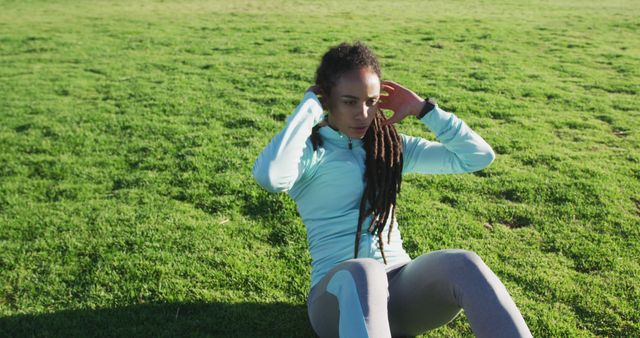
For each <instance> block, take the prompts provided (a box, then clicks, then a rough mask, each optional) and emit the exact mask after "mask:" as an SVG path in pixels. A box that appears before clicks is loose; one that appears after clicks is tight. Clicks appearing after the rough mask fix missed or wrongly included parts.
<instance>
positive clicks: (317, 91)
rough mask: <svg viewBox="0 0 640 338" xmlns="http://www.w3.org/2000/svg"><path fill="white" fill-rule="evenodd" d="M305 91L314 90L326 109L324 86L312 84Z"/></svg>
mask: <svg viewBox="0 0 640 338" xmlns="http://www.w3.org/2000/svg"><path fill="white" fill-rule="evenodd" d="M304 92H305V93H307V92H313V93H314V94H316V96H317V97H318V100H320V103H321V104H322V109H325V110H326V107H325V97H324V93H323V92H322V88H320V86H318V85H312V86H311V87H309V88H307V90H305V91H304Z"/></svg>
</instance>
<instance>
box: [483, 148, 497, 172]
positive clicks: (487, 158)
mask: <svg viewBox="0 0 640 338" xmlns="http://www.w3.org/2000/svg"><path fill="white" fill-rule="evenodd" d="M484 158H485V164H484V166H483V168H486V167H488V166H489V165H491V163H493V161H495V159H496V153H495V152H494V151H493V149H492V148H491V147H489V149H488V151H487V152H486V155H485V156H484Z"/></svg>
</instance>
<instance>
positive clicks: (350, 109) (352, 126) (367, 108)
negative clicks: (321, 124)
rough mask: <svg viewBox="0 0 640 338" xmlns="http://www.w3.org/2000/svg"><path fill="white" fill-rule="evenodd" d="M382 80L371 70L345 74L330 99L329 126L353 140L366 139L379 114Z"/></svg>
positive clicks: (328, 100)
mask: <svg viewBox="0 0 640 338" xmlns="http://www.w3.org/2000/svg"><path fill="white" fill-rule="evenodd" d="M379 99H380V78H378V75H377V74H376V73H375V72H374V71H373V70H371V69H370V68H368V67H366V68H361V69H357V70H352V71H350V72H347V73H345V74H343V75H342V76H341V77H340V78H339V79H338V81H337V83H336V85H335V86H334V87H333V88H332V89H331V94H330V95H329V97H328V98H327V102H326V103H327V108H328V110H329V125H331V126H332V127H333V128H334V129H338V130H339V131H340V132H341V133H343V134H345V135H347V136H349V137H351V138H362V137H363V136H364V134H365V133H366V132H367V129H368V128H369V125H370V124H371V122H372V121H373V119H374V118H375V116H376V112H377V111H378V100H379Z"/></svg>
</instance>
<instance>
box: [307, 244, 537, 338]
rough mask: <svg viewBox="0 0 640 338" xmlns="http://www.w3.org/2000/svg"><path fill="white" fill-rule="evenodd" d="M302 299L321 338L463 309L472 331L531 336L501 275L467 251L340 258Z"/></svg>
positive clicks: (424, 327) (410, 332)
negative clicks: (390, 259)
mask: <svg viewBox="0 0 640 338" xmlns="http://www.w3.org/2000/svg"><path fill="white" fill-rule="evenodd" d="M307 306H308V310H309V319H310V321H311V326H312V327H313V329H314V330H315V332H316V333H317V334H318V335H319V336H320V337H323V338H324V337H338V336H340V337H349V338H358V337H391V336H393V337H400V336H414V335H418V334H421V333H424V332H425V331H428V330H431V329H434V328H437V327H439V326H441V325H444V324H446V323H448V322H449V321H451V320H453V319H454V318H455V317H456V316H457V315H458V313H460V311H461V310H462V309H464V311H465V314H466V316H467V318H468V320H469V324H470V325H471V329H472V330H473V333H474V334H475V335H476V336H477V337H531V333H530V332H529V328H528V327H527V324H526V323H525V322H524V319H523V318H522V315H521V314H520V311H519V310H518V308H517V307H516V304H515V303H514V302H513V300H512V299H511V296H510V295H509V293H508V292H507V290H506V288H505V287H504V285H503V284H502V282H500V280H499V279H498V277H497V276H496V275H495V274H494V273H493V271H491V270H490V269H489V267H488V266H487V265H486V264H485V263H484V262H483V261H482V259H481V258H480V257H479V256H478V255H476V254H475V253H473V252H470V251H465V250H439V251H433V252H430V253H427V254H423V255H422V256H420V257H418V258H416V259H414V260H412V261H411V262H408V263H402V264H399V265H395V266H391V267H389V268H388V269H385V266H384V264H382V263H380V262H378V261H376V260H374V259H371V258H357V259H350V260H347V261H344V262H342V263H340V264H338V265H336V266H335V267H334V268H333V269H331V270H330V271H329V272H328V273H327V274H326V275H325V276H324V277H323V278H322V279H321V280H320V282H318V283H317V284H316V285H314V287H313V288H312V289H311V291H310V292H309V299H308V301H307Z"/></svg>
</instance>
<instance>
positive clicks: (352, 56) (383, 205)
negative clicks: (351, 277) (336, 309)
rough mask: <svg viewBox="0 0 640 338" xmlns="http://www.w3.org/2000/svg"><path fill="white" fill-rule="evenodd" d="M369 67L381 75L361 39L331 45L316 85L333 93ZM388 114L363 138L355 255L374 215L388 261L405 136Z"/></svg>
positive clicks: (316, 140)
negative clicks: (345, 77)
mask: <svg viewBox="0 0 640 338" xmlns="http://www.w3.org/2000/svg"><path fill="white" fill-rule="evenodd" d="M362 68H369V69H371V70H373V71H374V72H375V73H376V74H377V75H378V78H381V77H380V65H379V64H378V60H377V58H376V56H375V55H374V54H373V52H372V51H371V49H369V48H368V47H367V46H365V45H364V44H362V43H360V42H356V43H354V44H352V45H351V44H347V43H342V44H340V45H338V46H336V47H333V48H331V49H330V50H329V51H328V52H327V53H326V54H325V55H324V56H323V57H322V62H321V63H320V66H319V67H318V69H317V71H316V85H318V86H319V87H320V88H321V89H322V91H323V92H324V93H325V94H326V95H329V94H330V93H331V89H332V88H333V87H334V86H335V85H336V83H337V81H338V79H339V78H340V76H341V75H343V74H345V73H347V72H349V71H352V70H356V69H362ZM384 120H386V117H385V116H384V114H383V113H382V111H381V110H380V109H378V111H377V112H376V116H375V118H374V119H373V122H372V123H371V125H370V126H369V129H368V130H367V132H366V133H365V135H364V137H363V138H362V141H363V146H364V149H365V152H366V157H365V173H364V176H365V182H366V184H365V188H364V192H363V193H362V199H361V200H360V213H359V216H358V224H357V231H356V238H355V248H354V258H357V257H358V247H359V243H360V237H361V233H362V223H363V222H364V221H365V219H366V218H367V217H368V216H369V215H371V223H370V224H369V228H368V231H369V232H370V233H371V234H372V235H374V236H377V237H378V245H379V247H380V252H381V254H382V259H383V260H384V263H385V264H387V257H386V256H385V254H384V243H383V242H384V241H383V239H382V231H383V230H384V227H385V225H386V224H387V221H388V220H391V223H390V228H389V232H388V238H387V244H389V243H390V242H391V230H392V227H393V220H394V218H395V211H396V197H397V195H398V193H399V192H400V184H401V182H402V163H403V158H402V140H401V138H400V135H398V132H397V131H396V129H395V127H393V125H387V126H385V125H383V121H384ZM319 128H320V127H319V126H316V127H314V128H313V131H312V134H311V141H312V143H313V148H314V150H316V149H317V148H318V147H319V146H321V145H322V139H321V138H320V134H319Z"/></svg>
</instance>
